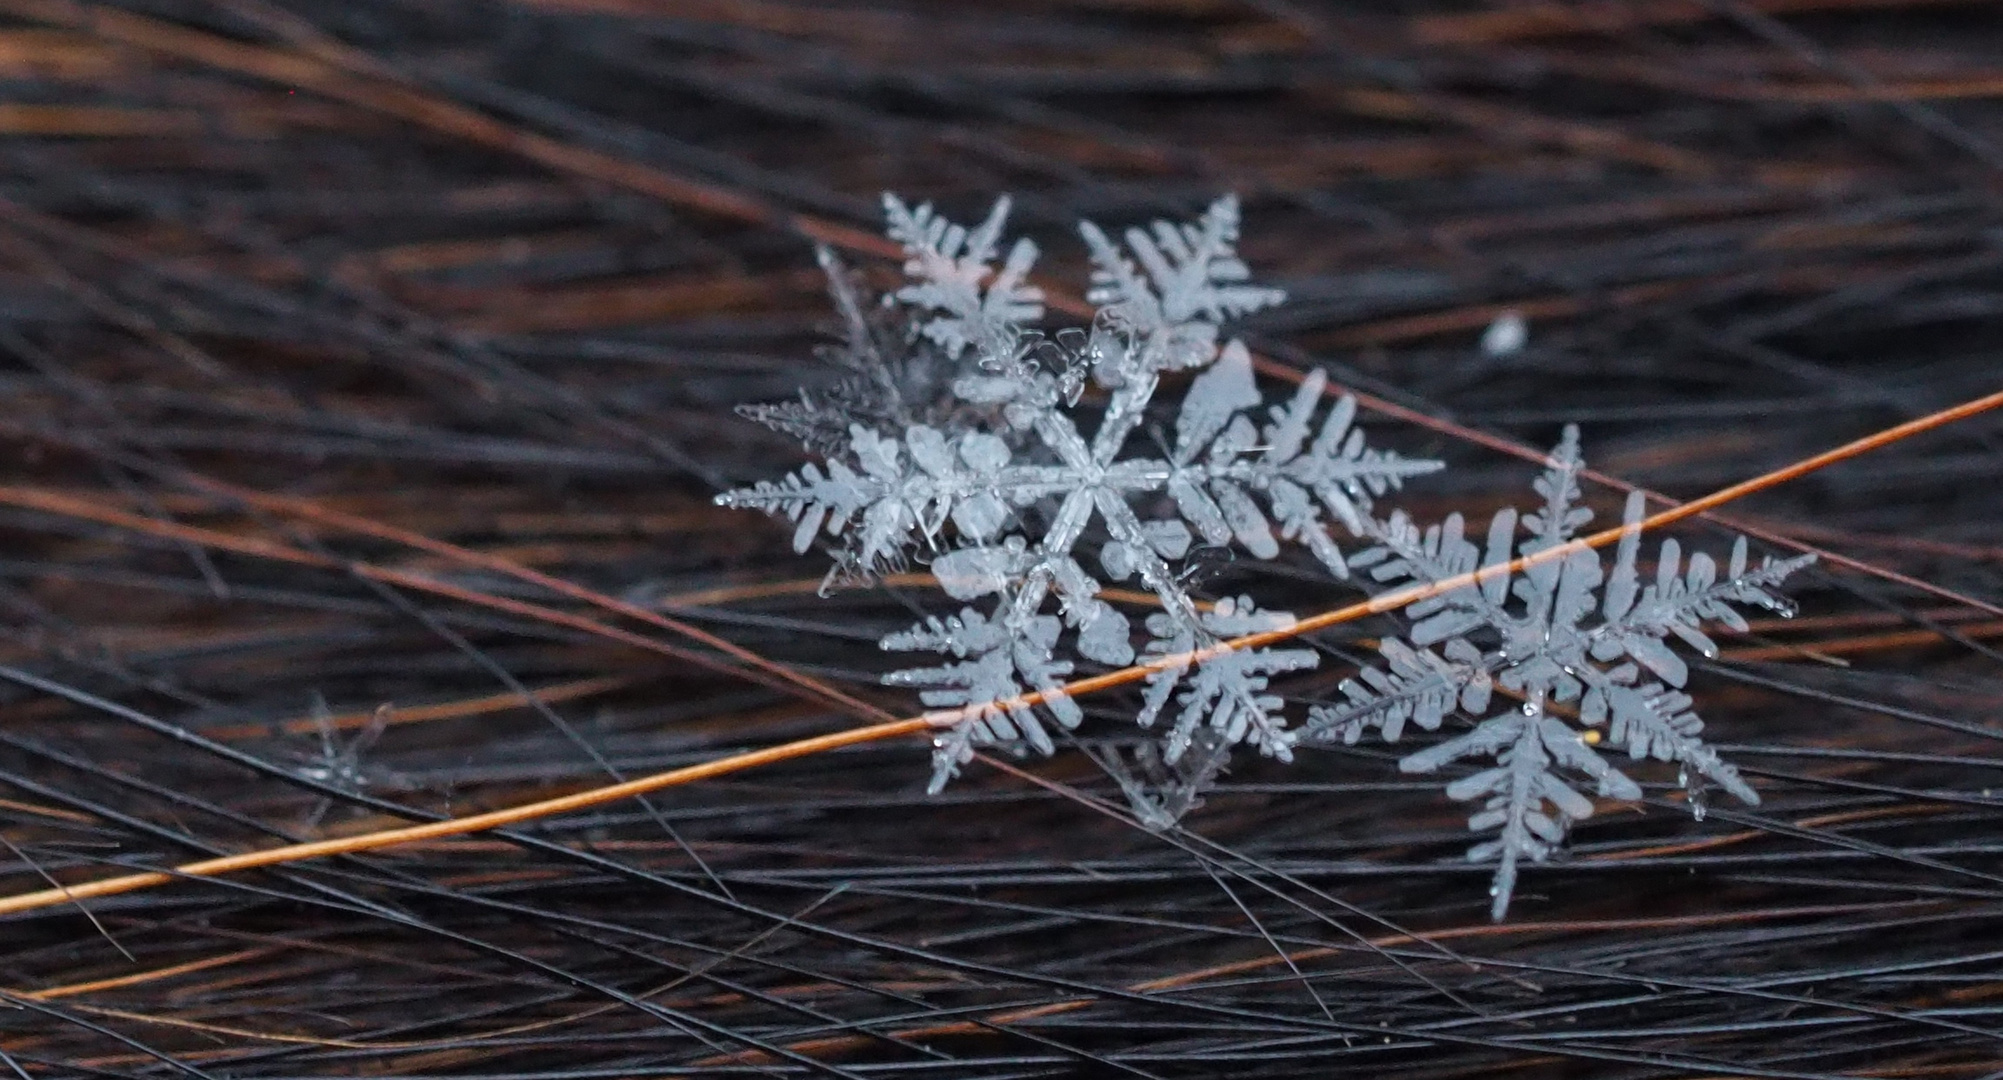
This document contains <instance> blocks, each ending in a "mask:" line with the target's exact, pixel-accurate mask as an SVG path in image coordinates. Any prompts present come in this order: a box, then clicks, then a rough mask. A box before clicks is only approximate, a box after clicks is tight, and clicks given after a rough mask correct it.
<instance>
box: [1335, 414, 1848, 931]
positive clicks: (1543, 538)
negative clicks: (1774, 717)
mask: <svg viewBox="0 0 2003 1080" xmlns="http://www.w3.org/2000/svg"><path fill="white" fill-rule="evenodd" d="M1583 467H1584V463H1583V461H1582V459H1581V458H1580V456H1579V443H1578V431H1577V429H1576V428H1567V429H1566V431H1565V436H1564V439H1563V441H1562V442H1561V443H1560V444H1559V445H1558V447H1557V449H1556V450H1554V451H1553V452H1552V455H1551V458H1550V461H1549V463H1548V467H1547V469H1546V470H1545V472H1544V474H1543V476H1541V477H1540V478H1539V479H1538V480H1537V482H1536V484H1535V485H1534V487H1535V490H1536V492H1537V494H1538V495H1540V496H1542V497H1543V505H1542V506H1541V507H1539V508H1538V509H1537V510H1536V511H1534V512H1532V513H1529V514H1526V515H1524V516H1523V517H1522V518H1521V519H1520V520H1519V519H1518V516H1517V512H1516V511H1515V510H1513V509H1505V510H1503V511H1502V512H1500V513H1498V514H1497V515H1496V516H1495V518H1494V519H1493V520H1492V521H1491V522H1490V525H1489V529H1488V536H1487V539H1486V544H1485V547H1477V546H1476V545H1475V543H1474V542H1473V541H1471V540H1469V539H1468V538H1467V536H1466V535H1465V533H1464V529H1463V526H1464V523H1463V521H1462V519H1461V517H1460V515H1458V514H1455V515H1452V516H1449V517H1448V518H1447V519H1446V521H1445V522H1444V523H1443V524H1441V525H1438V526H1435V527H1432V528H1428V529H1426V530H1424V531H1423V532H1422V531H1420V530H1419V529H1418V528H1417V527H1416V526H1414V525H1413V524H1412V522H1411V521H1410V520H1408V519H1407V518H1405V517H1404V516H1403V515H1399V514H1394V515H1393V516H1392V517H1391V519H1390V520H1389V521H1388V522H1371V523H1369V524H1368V526H1367V528H1368V529H1369V530H1370V531H1371V532H1372V534H1373V535H1374V537H1375V539H1376V540H1377V541H1378V545H1377V546H1376V547H1373V548H1371V549H1369V550H1367V551H1364V552H1361V553H1359V554H1358V555H1356V556H1355V557H1354V558H1352V559H1351V562H1352V564H1354V565H1357V566H1359V567H1368V568H1370V572H1371V576H1372V577H1374V578H1375V579H1377V580H1378V581H1382V582H1437V581H1443V580H1446V579H1448V578H1452V577H1455V576H1458V575H1461V574H1465V573H1468V572H1470V571H1473V570H1475V569H1477V568H1480V567H1484V566H1499V565H1502V564H1506V563H1508V562H1510V561H1511V560H1512V559H1513V558H1516V557H1527V556H1531V555H1534V554H1536V553H1537V552H1540V551H1545V550H1548V549H1551V548H1555V547H1558V546H1560V545H1562V544H1565V543H1567V542H1568V541H1570V540H1572V539H1573V537H1574V536H1575V535H1576V534H1577V532H1578V530H1579V529H1580V528H1581V527H1582V526H1584V525H1585V524H1586V523H1587V522H1588V521H1590V520H1591V518H1592V512H1591V511H1590V510H1587V509H1586V508H1584V507H1582V506H1579V505H1578V502H1579V489H1578V482H1577V481H1578V475H1579V471H1580V470H1581V469H1582V468H1583ZM1643 515H1644V508H1643V500H1642V497H1641V495H1640V493H1638V492H1637V493H1635V494H1633V495H1631V496H1630V497H1629V499H1628V502H1627V508H1626V514H1625V517H1624V519H1623V521H1624V524H1625V525H1626V526H1627V532H1626V534H1625V535H1623V536H1622V538H1621V540H1620V543H1619V546H1618V548H1617V550H1616V552H1615V555H1614V562H1613V569H1612V572H1611V573H1610V574H1609V573H1607V572H1606V571H1605V570H1604V568H1603V565H1602V560H1601V557H1600V555H1599V554H1598V553H1597V552H1594V551H1592V550H1590V549H1585V548H1581V549H1579V550H1576V551H1573V552H1571V553H1570V554H1567V555H1565V556H1563V557H1562V558H1553V559H1549V560H1547V561H1545V562H1542V563H1538V564H1535V565H1532V566H1529V567H1526V568H1524V570H1523V572H1522V573H1521V574H1519V575H1515V576H1514V580H1513V581H1512V576H1511V575H1510V574H1508V573H1487V574H1483V575H1482V576H1481V577H1480V579H1479V581H1478V582H1477V583H1475V584H1471V585H1466V586H1462V587H1460V588H1457V589H1453V590H1450V591H1448V592H1444V593H1442V594H1440V595H1438V596H1434V597H1431V598H1429V599H1426V600H1422V601H1419V602H1417V603H1414V604H1412V605H1411V606H1410V607H1409V608H1407V609H1406V615H1407V616H1408V617H1409V618H1411V619H1412V620H1414V621H1413V623H1412V626H1411V629H1410V631H1409V633H1408V635H1407V638H1408V640H1405V641H1400V640H1398V639H1395V638H1392V639H1387V640H1385V641H1384V642H1383V644H1382V646H1381V647H1380V651H1381V653H1382V655H1383V657H1384V661H1385V666H1384V667H1383V668H1381V669H1378V668H1372V669H1366V670H1364V671H1363V672H1362V673H1361V674H1359V675H1358V677H1356V678H1354V679H1349V680H1345V681H1344V682H1343V683H1342V684H1341V685H1340V687H1339V691H1340V693H1341V694H1342V696H1343V698H1344V699H1346V702H1345V704H1343V705H1341V706H1318V707H1316V708H1315V709H1314V710H1313V711H1312V713H1311V716H1310V719H1309V721H1308V723H1307V725H1306V726H1305V727H1304V728H1303V729H1302V734H1303V737H1304V738H1310V739H1315V740H1340V741H1343V742H1347V743H1354V742H1356V740H1357V739H1358V738H1359V737H1360V736H1361V735H1362V734H1363V732H1364V731H1366V730H1369V729H1375V730H1376V731H1377V732H1378V734H1379V735H1381V736H1382V737H1383V738H1384V740H1385V741H1387V742H1396V741H1397V740H1398V738H1399V736H1400V735H1401V734H1403V732H1404V730H1405V727H1406V725H1407V724H1415V725H1417V726H1418V727H1420V728H1423V729H1426V730H1428V731H1431V730H1434V729H1437V728H1438V727H1439V726H1440V725H1441V722H1442V721H1443V720H1444V719H1445V718H1446V717H1447V716H1449V715H1452V714H1456V713H1458V714H1462V715H1465V716H1468V717H1470V718H1473V719H1475V720H1476V721H1477V723H1476V724H1475V727H1474V729H1473V730H1472V731H1469V732H1467V733H1465V734H1462V735H1460V736H1458V737H1455V738H1452V739H1448V740H1446V741H1444V742H1441V743H1438V744H1435V745H1433V746H1431V747H1428V748H1426V749H1424V750H1420V751H1418V752H1417V753H1414V754H1411V755H1410V756H1408V757H1406V758H1405V759H1404V760H1402V761H1401V762H1400V763H1399V767H1400V768H1401V769H1402V770H1403V771H1405V772H1409V773H1430V772H1434V771H1437V770H1438V769H1440V768H1441V767H1443V766H1445V765H1448V764H1451V763H1453V762H1456V761H1461V760H1463V759H1468V758H1493V759H1494V765H1493V767H1490V768H1486V769H1483V770H1481V771H1479V772H1476V773H1474V774H1472V775H1469V776H1466V777H1463V778H1461V779H1458V780H1455V781H1454V782H1453V783H1451V784H1449V785H1448V787H1447V795H1448V796H1449V797H1450V798H1453V799H1455V800H1459V801H1474V800H1481V809H1480V810H1479V812H1477V813H1476V814H1475V815H1474V816H1473V817H1472V818H1470V819H1469V821H1468V826H1469V828H1470V829H1472V830H1473V831H1475V832H1486V831H1489V830H1498V833H1499V835H1497V836H1496V837H1495V838H1494V839H1490V840H1485V841H1483V842H1481V843H1479V844H1476V845H1475V846H1474V847H1473V848H1471V849H1470V850H1469V851H1468V858H1469V859H1471V860H1474V861H1486V860H1490V859H1496V860H1498V866H1497V868H1496V872H1495V879H1494V885H1493V888H1492V889H1491V894H1492V895H1493V896H1494V904H1493V914H1494V916H1495V918H1497V919H1500V918H1502V916H1503V914H1504V913H1505V912H1506V911H1507V910H1508V907H1509V900H1510V896H1511V894H1512V893H1513V891H1514V890H1515V887H1516V877H1517V870H1518V864H1519V862H1520V860H1522V859H1525V858H1527V859H1529V860H1531V861H1532V862H1542V861H1543V860H1544V859H1545V858H1547V857H1548V856H1549V855H1550V854H1551V852H1552V851H1553V850H1554V849H1555V848H1556V847H1557V846H1558V845H1559V844H1561V843H1562V842H1563V840H1564V838H1565V834H1566V831H1567V829H1568V828H1569V826H1570V825H1571V823H1573V822H1576V821H1579V820H1581V819H1584V818H1586V817H1588V816H1590V815H1591V814H1592V812H1593V804H1592V801H1591V800H1590V799H1588V798H1587V797H1586V796H1585V795H1584V794H1582V793H1581V792H1580V791H1579V790H1578V788H1577V787H1576V786H1575V784H1574V781H1573V780H1571V779H1568V778H1567V773H1569V774H1570V775H1572V776H1580V777H1583V778H1584V779H1586V780H1588V781H1590V782H1591V784H1592V787H1593V790H1594V791H1595V792H1596V793H1597V794H1599V795H1601V796H1605V797H1609V798H1615V799H1638V798H1640V797H1641V788H1640V787H1639V786H1638V785H1636V784H1635V782H1634V781H1633V780H1631V779H1629V778H1628V777H1627V775H1626V774H1624V773H1622V772H1621V771H1620V770H1619V769H1616V768H1615V767H1614V766H1613V765H1612V764H1610V763H1609V762H1608V761H1607V760H1606V759H1605V758H1604V757H1602V756H1601V755H1600V753H1599V751H1598V750H1596V749H1595V748H1594V746H1593V745H1592V744H1590V743H1589V742H1588V741H1587V740H1586V738H1584V737H1582V734H1581V732H1580V730H1579V729H1578V728H1575V727H1574V726H1573V725H1572V724H1571V723H1568V722H1567V721H1566V720H1565V719H1561V718H1560V716H1558V715H1554V713H1556V712H1557V711H1558V709H1562V710H1563V711H1564V712H1566V713H1570V714H1573V715H1576V718H1577V723H1578V724H1579V725H1581V726H1583V727H1584V728H1586V729H1591V730H1598V729H1601V728H1605V736H1604V739H1603V740H1602V741H1601V745H1603V746H1604V747H1606V748H1608V749H1612V750H1621V751H1625V752H1626V753H1627V755H1628V756H1629V757H1630V758H1632V759H1635V760H1639V759H1642V758H1655V759H1658V760H1661V761H1666V762H1675V763H1676V764H1677V766H1678V768H1679V770H1680V776H1681V779H1680V781H1679V782H1680V783H1682V785H1683V786H1684V787H1685V788H1686V789H1687V790H1688V792H1689V797H1690V805H1691V808H1692V810H1693V812H1697V813H1699V814H1701V809H1700V808H1701V807H1702V806H1703V805H1704V803H1703V794H1704V792H1703V785H1704V784H1705V783H1706V782H1707V781H1708V782H1710V783H1714V784H1716V785H1717V786H1719V787H1721V788H1723V789H1725V790H1726V791H1728V792H1730V793H1731V794H1732V795H1734V796H1735V797H1737V798H1738V799H1739V800H1741V801H1742V802H1745V803H1748V804H1756V803H1758V802H1759V794H1758V793H1757V792H1755V791H1754V790H1753V789H1752V787H1751V786H1750V785H1748V784H1747V783H1746V782H1745V780H1744V779H1743V778H1741V777H1740V776H1739V773H1738V771H1737V770H1736V769H1734V768H1733V767H1732V766H1731V764H1730V763H1728V762H1726V761H1724V760H1722V759H1720V758H1719V757H1718V755H1717V753H1716V752H1715V751H1714V750H1712V748H1711V747H1709V746H1707V745H1706V744H1705V743H1704V740H1703V738H1702V737H1701V732H1702V730H1703V726H1704V725H1703V722H1702V721H1700V720H1699V719H1698V718H1697V716H1696V714H1695V713H1693V712H1692V711H1691V710H1690V706H1691V699H1690V697H1689V696H1688V695H1687V694H1684V693H1683V692H1682V691H1681V687H1682V686H1683V685H1684V683H1685V681H1686V680H1687V679H1688V677H1689V668H1688V666H1687V665H1686V664H1685V663H1684V661H1683V659H1682V658H1681V657H1680V656H1678V655H1677V654H1676V652H1675V651H1673V650H1672V649H1671V648H1670V647H1669V645H1668V642H1667V640H1666V639H1667V638H1668V637H1670V636H1672V635H1673V636H1675V637H1677V638H1679V639H1681V640H1682V641H1683V642H1685V643H1686V644H1688V645H1690V646H1691V647H1693V648H1695V649H1697V650H1698V651H1699V652H1701V653H1703V654H1704V655H1706V656H1715V655H1717V647H1716V646H1715V645H1714V644H1713V643H1712V642H1711V639H1710V638H1709V637H1707V636H1705V634H1704V632H1703V629H1702V624H1703V623H1704V622H1705V621H1706V620H1712V621H1716V622H1719V623H1722V624H1724V625H1726V626H1728V627H1731V628H1733V629H1735V630H1744V629H1745V628H1746V623H1745V621H1744V619H1743V618H1741V616H1740V615H1739V613H1738V612H1737V611H1736V610H1735V609H1734V608H1733V607H1732V605H1733V604H1749V605H1754V606H1758V607H1763V608H1767V609H1769V610H1773V611H1780V612H1786V611H1789V610H1791V608H1790V605H1789V604H1788V602H1787V601H1785V600H1783V599H1782V598H1780V597H1778V596H1776V595H1774V594H1773V593H1772V592H1770V591H1769V590H1770V589H1771V588H1772V587H1774V586H1775V585H1778V584H1779V583H1780V582H1781V580H1782V579H1784V578H1786V577H1787V576H1788V575H1789V574H1790V573H1792V572H1794V571H1795V570H1797V569H1799V568H1800V567H1802V566H1803V565H1805V564H1807V563H1808V562H1810V561H1811V560H1812V559H1813V556H1811V555H1804V556H1800V557H1798V558H1793V559H1786V560H1778V561H1777V560H1774V559H1772V558H1767V559H1765V560H1763V561H1762V563H1761V565H1760V566H1758V567H1756V568H1749V567H1748V565H1747V557H1746V541H1745V538H1744V537H1741V538H1739V539H1738V541H1737V542H1736V543H1734V545H1733V547H1732V554H1731V557H1730V560H1729V562H1728V564H1727V566H1726V567H1725V571H1724V576H1723V577H1722V578H1720V577H1719V574H1718V567H1717V564H1716V563H1714V562H1713V561H1712V559H1711V558H1710V557H1709V556H1707V555H1704V554H1702V553H1697V554H1693V555H1691V556H1690V557H1689V560H1688V562H1687V564H1686V563H1685V560H1684V558H1683V555H1682V551H1681V548H1680V547H1679V546H1678V544H1677V542H1676V541H1675V540H1674V539H1667V540H1664V541H1663V542H1662V545H1661V547H1660V549H1659V550H1658V553H1657V556H1656V573H1655V581H1654V583H1653V584H1649V585H1644V584H1642V582H1641V579H1640V575H1639V572H1638V571H1637V569H1636V559H1637V557H1638V556H1639V553H1640V550H1641V531H1640V528H1639V523H1640V521H1641V519H1642V517H1643ZM1512 599H1513V600H1514V601H1515V602H1514V603H1512V602H1511V601H1512ZM1498 685H1499V686H1500V687H1501V688H1502V689H1503V690H1504V691H1505V692H1506V693H1507V694H1509V695H1510V696H1512V697H1515V698H1517V699H1519V700H1520V701H1521V705H1520V707H1514V706H1512V707H1511V708H1509V709H1506V710H1504V711H1502V712H1499V713H1497V714H1496V715H1493V716H1487V715H1486V713H1487V712H1488V707H1489V702H1490V699H1491V697H1492V696H1493V693H1494V689H1495V687H1496V686H1498ZM1554 706H1557V707H1558V709H1554ZM1561 770H1562V771H1561ZM1547 808H1548V809H1547Z"/></svg>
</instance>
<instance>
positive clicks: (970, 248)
mask: <svg viewBox="0 0 2003 1080" xmlns="http://www.w3.org/2000/svg"><path fill="white" fill-rule="evenodd" d="M883 210H884V216H885V217H886V218H888V219H889V222H890V227H889V229H888V232H889V235H890V238H891V239H892V240H895V241H897V242H898V243H900V244H902V245H904V254H905V263H904V273H905V275H906V276H907V277H909V278H910V279H911V283H910V284H908V285H906V286H904V287H903V288H902V289H899V290H898V291H897V298H898V299H899V300H901V301H903V302H904V303H905V304H907V305H909V306H911V307H913V308H916V309H919V310H921V311H925V312H928V313H929V317H927V318H925V319H924V320H923V321H921V322H919V323H917V326H916V329H917V331H918V332H919V333H921V334H923V335H925V336H926V337H928V338H930V339H932V340H933V341H935V342H938V343H939V346H940V347H941V348H943V349H945V350H946V355H947V356H949V357H958V356H959V355H960V354H961V353H962V352H964V351H965V350H966V349H967V348H969V347H973V348H974V349H975V350H976V351H977V352H978V353H980V354H981V355H982V356H984V357H1012V356H1013V355H1014V353H1015V346H1016V343H1017V342H1018V341H1019V340H1020V339H1021V336H1022V327H1023V325H1024V324H1026V323H1031V322H1035V321H1036V320H1038V319H1041V318H1042V317H1043V291H1042V290H1041V289H1038V288H1037V287H1036V286H1034V285H1030V284H1028V277H1029V271H1030V268H1031V267H1032V266H1033V265H1035V263H1036V245H1035V244H1034V243H1032V242H1030V241H1029V240H1027V239H1022V240H1017V241H1016V242H1015V245H1014V246H1013V247H1011V248H1010V249H1009V253H1008V257H1007V259H1006V260H1004V261H1003V263H1002V266H1001V268H1000V269H999V270H997V269H996V268H995V267H994V266H993V261H994V258H995V252H996V248H997V244H998V243H999V241H1000V239H1001V232H1002V228H1003V226H1005V225H1006V224H1007V222H1008V210H1009V200H1008V198H1007V197H1006V196H1004V197H1002V198H999V199H996V200H995V204H994V208H993V209H991V210H989V211H988V216H987V220H985V221H983V222H981V223H980V224H979V225H977V226H975V227H974V228H972V229H968V228H966V227H965V226H962V225H955V224H953V223H952V222H950V221H947V220H946V219H945V218H943V217H940V216H939V215H937V214H935V213H933V211H932V204H930V203H923V204H920V205H919V206H918V208H917V209H915V210H914V209H912V208H911V207H908V206H906V205H905V204H904V202H903V200H901V199H899V198H898V197H897V196H895V195H892V194H890V193H888V192H886V193H884V196H883Z"/></svg>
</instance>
